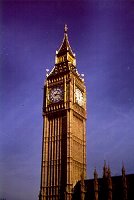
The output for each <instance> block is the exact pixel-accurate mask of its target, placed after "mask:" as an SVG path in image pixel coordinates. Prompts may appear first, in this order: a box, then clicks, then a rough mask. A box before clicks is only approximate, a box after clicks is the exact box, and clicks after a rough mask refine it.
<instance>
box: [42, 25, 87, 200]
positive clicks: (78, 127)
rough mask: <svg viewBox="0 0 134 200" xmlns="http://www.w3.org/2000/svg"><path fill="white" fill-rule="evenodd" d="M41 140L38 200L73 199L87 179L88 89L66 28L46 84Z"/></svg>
mask: <svg viewBox="0 0 134 200" xmlns="http://www.w3.org/2000/svg"><path fill="white" fill-rule="evenodd" d="M42 140H43V141H42V162H41V185H40V194H39V200H71V198H72V189H73V187H74V185H75V184H76V182H77V181H78V180H80V179H81V175H83V177H84V178H85V177H86V87H85V84H84V79H83V77H82V76H81V75H80V74H79V73H78V71H77V68H76V57H75V54H74V53H73V51H72V49H71V47H70V44H69V41H68V34H67V26H66V25H65V28H64V38H63V42H62V44H61V46H60V48H59V50H58V51H56V56H55V66H54V67H53V69H52V70H51V72H49V73H48V74H47V77H46V80H45V84H44V98H43V139H42Z"/></svg>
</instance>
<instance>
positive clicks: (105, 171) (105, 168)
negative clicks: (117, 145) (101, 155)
mask: <svg viewBox="0 0 134 200" xmlns="http://www.w3.org/2000/svg"><path fill="white" fill-rule="evenodd" d="M107 173H108V171H107V165H106V161H105V160H104V167H103V178H106V177H107Z"/></svg>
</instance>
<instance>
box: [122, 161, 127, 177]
mask: <svg viewBox="0 0 134 200" xmlns="http://www.w3.org/2000/svg"><path fill="white" fill-rule="evenodd" d="M125 173H126V170H125V166H124V163H123V161H122V175H124V176H125Z"/></svg>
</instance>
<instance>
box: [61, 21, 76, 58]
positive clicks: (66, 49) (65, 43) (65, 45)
mask: <svg viewBox="0 0 134 200" xmlns="http://www.w3.org/2000/svg"><path fill="white" fill-rule="evenodd" d="M67 30H68V28H67V25H66V24H65V27H64V38H63V41H62V44H61V46H60V48H59V50H58V51H57V56H60V55H63V54H65V53H67V52H69V53H70V54H71V56H72V57H74V58H75V54H74V53H73V51H72V49H71V46H70V44H69V40H68V34H67Z"/></svg>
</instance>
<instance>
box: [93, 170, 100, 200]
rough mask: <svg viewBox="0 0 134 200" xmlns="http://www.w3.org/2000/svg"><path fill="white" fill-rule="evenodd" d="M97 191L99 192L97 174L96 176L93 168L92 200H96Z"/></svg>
mask: <svg viewBox="0 0 134 200" xmlns="http://www.w3.org/2000/svg"><path fill="white" fill-rule="evenodd" d="M98 191H99V187H98V174H97V171H96V168H95V170H94V200H98Z"/></svg>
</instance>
